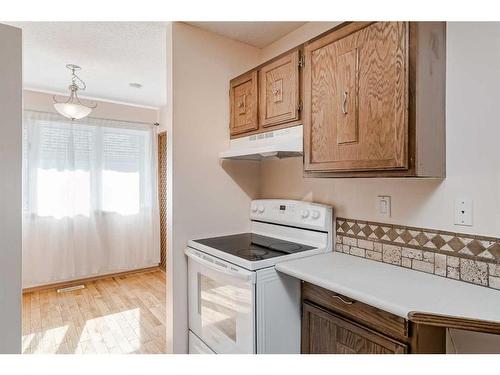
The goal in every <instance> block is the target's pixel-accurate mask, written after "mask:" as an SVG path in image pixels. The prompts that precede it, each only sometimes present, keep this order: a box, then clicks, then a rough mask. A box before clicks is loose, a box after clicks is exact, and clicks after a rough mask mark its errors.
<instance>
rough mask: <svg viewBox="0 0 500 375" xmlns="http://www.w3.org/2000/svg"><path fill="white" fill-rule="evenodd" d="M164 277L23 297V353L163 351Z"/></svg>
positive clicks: (157, 275)
mask: <svg viewBox="0 0 500 375" xmlns="http://www.w3.org/2000/svg"><path fill="white" fill-rule="evenodd" d="M165 334H166V333H165V274H164V273H163V272H161V271H153V272H147V273H137V274H132V275H127V276H118V277H112V278H108V279H101V280H97V281H91V282H86V283H85V289H81V290H76V291H71V292H64V293H57V292H56V290H54V289H53V290H45V291H39V292H38V291H35V292H30V293H26V294H24V295H23V353H25V354H31V353H60V354H73V353H75V354H86V353H90V354H101V353H103V354H104V353H121V354H125V353H141V354H160V353H165V352H166V338H165Z"/></svg>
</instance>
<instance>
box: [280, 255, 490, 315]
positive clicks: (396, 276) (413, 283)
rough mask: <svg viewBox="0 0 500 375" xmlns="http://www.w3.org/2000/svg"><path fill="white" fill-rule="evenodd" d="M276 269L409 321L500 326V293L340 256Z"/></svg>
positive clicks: (305, 260)
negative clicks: (445, 319)
mask: <svg viewBox="0 0 500 375" xmlns="http://www.w3.org/2000/svg"><path fill="white" fill-rule="evenodd" d="M276 269H277V270H278V271H280V272H283V273H285V274H288V275H291V276H293V277H296V278H298V279H301V280H304V281H307V282H309V283H311V284H315V285H318V286H320V287H323V288H325V289H329V290H331V291H334V292H337V293H340V294H343V295H345V296H347V297H350V298H352V299H355V300H358V301H360V302H364V303H366V304H368V305H372V306H375V307H377V308H379V309H381V310H385V311H388V312H390V313H393V314H395V315H398V316H400V317H403V318H405V319H407V318H408V314H409V313H410V312H412V311H418V312H423V313H431V314H440V315H447V316H453V317H460V318H470V319H476V320H487V321H491V322H497V323H499V322H500V291H498V290H494V289H490V288H485V287H481V286H476V285H471V284H467V283H464V282H459V281H454V280H450V279H446V278H444V277H438V276H434V275H430V274H426V273H423V272H417V271H412V270H407V269H405V268H402V267H395V266H392V265H389V264H384V263H380V262H375V261H372V260H367V259H363V258H358V257H355V256H352V255H346V254H342V253H338V252H333V253H328V254H321V255H315V256H311V257H307V258H302V259H298V260H292V261H288V262H283V263H278V264H277V265H276Z"/></svg>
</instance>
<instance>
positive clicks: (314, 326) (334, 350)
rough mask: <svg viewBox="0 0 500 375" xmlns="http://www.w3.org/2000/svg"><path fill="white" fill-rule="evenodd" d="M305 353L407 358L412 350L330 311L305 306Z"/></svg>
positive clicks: (308, 305)
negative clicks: (401, 356)
mask: <svg viewBox="0 0 500 375" xmlns="http://www.w3.org/2000/svg"><path fill="white" fill-rule="evenodd" d="M301 351H302V353H310V354H404V353H407V352H408V346H407V345H406V344H404V343H401V342H398V341H396V340H393V339H391V338H389V337H386V336H384V335H381V334H379V333H377V332H375V331H373V330H371V329H369V328H366V327H364V326H362V325H359V324H356V323H354V322H350V321H347V320H345V319H343V318H341V317H340V316H337V315H336V314H332V313H330V312H329V311H327V310H323V309H321V308H318V307H315V306H313V305H310V304H308V303H307V302H306V303H304V304H303V318H302V350H301Z"/></svg>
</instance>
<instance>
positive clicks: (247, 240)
mask: <svg viewBox="0 0 500 375" xmlns="http://www.w3.org/2000/svg"><path fill="white" fill-rule="evenodd" d="M194 242H198V243H200V244H202V245H205V246H209V247H212V248H214V249H217V250H220V251H223V252H225V253H228V254H231V255H235V256H238V257H240V258H243V259H246V260H250V261H257V260H264V259H269V258H275V257H279V256H283V255H288V254H294V253H298V252H301V251H305V250H311V249H314V247H312V246H307V245H303V244H300V243H295V242H290V241H284V240H280V239H277V238H272V237H266V236H261V235H259V234H253V233H241V234H234V235H231V236H223V237H213V238H204V239H201V240H195V241H194Z"/></svg>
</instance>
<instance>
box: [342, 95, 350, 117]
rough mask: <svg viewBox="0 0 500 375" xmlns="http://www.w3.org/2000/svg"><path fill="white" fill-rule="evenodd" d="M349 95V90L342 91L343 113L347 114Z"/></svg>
mask: <svg viewBox="0 0 500 375" xmlns="http://www.w3.org/2000/svg"><path fill="white" fill-rule="evenodd" d="M348 95H349V93H348V92H347V91H344V92H343V93H342V113H343V114H344V115H347V109H346V104H347V96H348Z"/></svg>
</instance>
